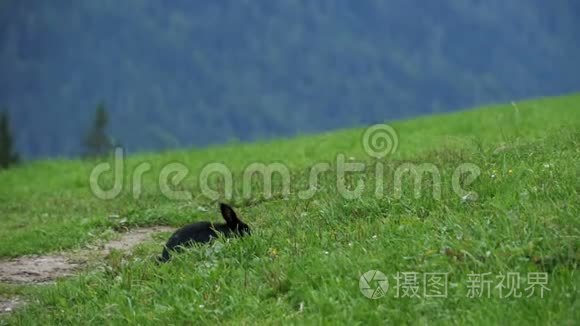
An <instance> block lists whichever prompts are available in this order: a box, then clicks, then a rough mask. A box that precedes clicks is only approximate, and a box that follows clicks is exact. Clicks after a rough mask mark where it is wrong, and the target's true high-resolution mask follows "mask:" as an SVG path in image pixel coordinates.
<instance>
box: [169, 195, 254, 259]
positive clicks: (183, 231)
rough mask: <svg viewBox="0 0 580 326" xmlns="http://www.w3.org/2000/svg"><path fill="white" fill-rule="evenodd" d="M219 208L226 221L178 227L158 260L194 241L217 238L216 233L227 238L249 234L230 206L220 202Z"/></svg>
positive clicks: (246, 226)
mask: <svg viewBox="0 0 580 326" xmlns="http://www.w3.org/2000/svg"><path fill="white" fill-rule="evenodd" d="M220 210H221V213H222V216H223V218H224V219H225V220H226V223H211V222H207V221H202V222H196V223H193V224H189V225H186V226H184V227H182V228H180V229H179V230H177V231H175V233H173V235H172V236H171V237H170V238H169V240H168V241H167V244H166V245H165V248H163V253H162V254H161V256H160V257H159V258H158V260H159V261H160V262H166V261H168V260H169V259H170V258H171V252H172V251H175V252H178V251H180V250H181V249H182V248H183V247H187V246H191V245H193V244H195V243H208V242H210V241H212V240H213V239H215V238H217V237H218V233H220V234H221V235H222V236H224V237H228V238H229V237H234V236H243V235H246V234H250V227H249V226H248V225H247V224H245V223H244V222H242V221H241V220H240V219H239V218H238V217H237V215H236V213H235V212H234V210H233V209H232V208H231V207H230V206H228V205H226V204H220Z"/></svg>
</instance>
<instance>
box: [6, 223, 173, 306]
mask: <svg viewBox="0 0 580 326" xmlns="http://www.w3.org/2000/svg"><path fill="white" fill-rule="evenodd" d="M174 230H175V229H174V228H170V227H166V226H154V227H146V228H137V229H132V230H129V231H128V232H125V233H121V234H120V235H119V237H118V238H117V239H115V240H111V241H109V242H107V243H105V244H102V245H97V246H92V247H93V249H82V250H78V251H69V252H61V253H56V254H49V255H30V256H22V257H17V258H12V259H8V260H0V283H10V284H39V283H40V284H42V283H50V282H53V281H54V280H56V279H57V278H61V277H67V276H71V275H74V273H75V272H77V271H79V270H80V269H82V267H83V266H84V265H86V264H87V262H89V260H91V259H95V258H102V257H105V256H106V255H107V254H109V253H110V252H111V251H112V250H120V251H125V252H127V251H130V250H131V249H133V248H134V247H135V246H137V245H138V244H140V243H143V242H146V241H151V240H152V236H153V235H154V234H156V233H159V232H172V231H174ZM24 304H25V302H24V301H22V300H21V299H20V298H18V297H11V298H5V297H0V314H3V313H10V312H12V311H14V310H15V309H17V308H18V307H20V306H22V305H24Z"/></svg>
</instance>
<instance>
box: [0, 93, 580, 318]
mask: <svg viewBox="0 0 580 326" xmlns="http://www.w3.org/2000/svg"><path fill="white" fill-rule="evenodd" d="M391 125H392V126H393V128H394V129H395V130H396V132H397V134H398V150H397V151H396V152H395V153H394V154H392V155H391V156H389V157H388V158H387V159H383V160H382V161H381V162H382V164H383V169H384V173H382V174H381V175H382V176H383V177H382V178H381V179H382V180H383V182H384V193H383V196H380V198H378V197H377V196H376V195H375V192H374V191H375V184H376V180H377V179H376V177H375V176H376V173H377V171H376V166H377V161H375V160H374V159H372V158H371V157H370V156H369V155H367V153H366V152H365V150H364V147H363V133H364V129H363V128H359V129H350V130H344V131H338V132H334V133H328V134H321V135H317V136H312V137H299V138H295V139H289V140H277V141H272V142H265V143H254V144H230V145H228V146H221V147H214V148H209V149H206V150H196V151H174V152H166V153H158V154H140V155H135V156H131V157H129V158H127V160H126V161H125V163H124V169H125V176H124V183H123V185H124V189H123V191H122V192H121V194H120V195H119V196H118V197H116V198H115V199H113V200H101V199H98V198H96V197H95V196H94V195H93V194H92V193H91V190H90V187H89V175H90V172H91V170H92V169H93V168H94V167H95V165H96V164H97V163H98V162H81V161H65V160H63V161H54V160H53V161H40V162H36V163H32V164H30V165H26V166H22V167H20V168H16V169H13V170H9V171H2V172H0V202H1V203H2V205H0V216H2V220H1V224H2V227H1V228H0V256H3V257H12V256H19V255H23V254H32V253H44V252H51V251H55V250H62V249H72V248H78V247H80V246H83V245H85V244H87V243H90V242H91V241H93V240H95V239H97V238H102V237H107V236H110V234H111V232H110V230H111V229H115V228H117V227H118V226H119V224H120V223H122V224H123V226H129V227H131V226H137V225H158V224H167V225H173V226H180V225H183V224H185V223H188V222H191V221H195V220H200V219H211V220H218V219H219V217H218V214H217V209H216V205H215V202H214V201H212V200H210V199H208V198H205V197H204V196H202V195H201V190H200V186H199V180H198V176H199V175H200V172H201V171H202V169H203V168H204V166H207V164H211V163H215V162H221V163H223V164H225V165H226V166H227V167H228V168H230V169H231V170H232V172H233V175H234V180H235V182H234V185H235V189H236V191H235V193H234V198H233V199H232V200H231V202H232V203H233V204H234V205H235V206H236V207H237V209H238V210H239V212H240V213H241V216H242V217H243V219H244V220H245V221H246V222H248V223H249V224H250V225H251V226H252V227H253V228H254V230H255V232H254V235H253V236H252V237H249V238H244V239H240V240H232V241H229V242H227V243H223V246H216V247H213V249H211V250H210V249H208V248H197V249H194V250H191V251H189V252H188V253H186V254H184V255H181V256H180V257H179V259H177V260H176V261H174V262H172V263H170V264H168V265H166V266H161V267H158V266H155V265H154V264H152V263H151V259H150V258H151V257H153V256H154V255H156V254H158V252H159V250H160V248H159V246H157V245H154V244H144V245H143V246H141V247H140V248H139V249H138V250H137V251H136V252H135V253H134V254H132V255H126V256H123V257H113V258H111V259H110V260H109V261H107V264H108V265H107V268H105V269H103V270H97V271H89V272H86V273H83V274H81V275H80V276H78V277H76V278H72V279H68V280H63V281H60V282H58V283H57V284H56V285H54V286H47V287H18V288H13V287H6V288H4V287H0V294H1V293H2V292H6V293H12V292H17V293H21V294H23V295H25V296H28V297H29V298H34V299H33V300H32V301H33V302H32V303H31V304H30V305H29V306H28V307H27V308H25V310H24V311H22V312H19V313H16V314H14V315H12V316H10V317H6V318H9V319H8V320H7V322H8V323H14V322H24V323H31V322H33V321H35V322H39V321H41V322H50V323H67V322H68V323H77V322H86V321H91V322H93V323H103V322H109V323H111V322H112V323H122V322H136V323H152V322H173V323H182V322H185V321H192V322H193V323H194V324H197V323H200V322H201V323H209V322H216V321H222V322H228V323H255V322H262V321H265V322H267V323H275V322H276V321H278V320H282V321H286V322H294V323H331V322H343V321H352V322H359V323H384V322H390V323H396V322H408V321H419V322H421V323H433V322H437V323H444V322H449V321H452V322H470V323H473V322H478V323H480V322H487V323H505V322H506V321H509V322H512V323H514V324H522V323H524V322H533V323H541V324H545V323H553V324H561V323H570V324H573V323H574V320H579V319H580V314H579V311H580V309H578V308H580V307H579V301H578V285H579V284H580V282H579V281H580V278H579V276H578V274H577V273H575V271H576V269H577V265H578V260H579V259H580V247H579V243H580V241H579V239H580V221H579V219H578V216H579V197H578V189H579V188H580V185H579V182H578V161H579V158H580V151H579V148H580V147H579V146H578V142H579V140H580V94H575V95H570V96H564V97H557V98H546V99H538V100H531V101H525V102H520V103H517V104H506V105H500V106H494V107H487V108H479V109H474V110H468V111H465V112H459V113H454V114H448V115H439V116H430V117H424V118H419V119H414V120H410V121H397V122H392V123H391ZM338 154H343V155H344V157H345V158H346V159H347V161H348V162H365V164H366V166H367V168H366V169H365V171H364V172H362V173H351V174H349V175H348V176H347V177H346V181H347V184H349V185H350V186H355V185H356V184H357V182H359V181H363V182H364V183H365V185H366V187H365V189H364V191H363V193H362V195H361V196H360V197H359V198H356V199H350V200H349V199H345V198H344V197H343V196H341V194H340V191H339V189H338V188H337V181H336V180H337V178H336V173H335V172H336V169H337V168H338V167H337V162H336V157H337V155H338ZM143 162H148V163H149V164H151V167H152V171H150V172H148V173H146V174H145V175H144V177H143V188H142V192H141V195H140V197H139V198H138V199H135V198H134V197H133V196H134V192H133V191H132V189H131V184H132V176H131V174H132V172H133V171H134V170H135V169H136V167H137V166H138V165H139V164H141V163H143ZM172 162H180V163H182V164H184V165H185V166H187V167H188V169H189V173H188V176H187V178H186V179H185V180H184V181H182V182H181V183H180V184H179V185H176V186H175V189H179V190H185V191H189V192H190V193H191V194H192V199H191V200H186V201H176V200H171V199H169V198H167V197H166V196H164V195H163V194H162V193H161V191H160V189H159V186H158V183H159V175H160V171H161V169H162V168H163V167H164V166H165V165H166V164H168V163H172ZM253 162H262V163H266V164H268V163H272V162H280V163H283V164H284V165H285V166H286V167H288V169H289V171H290V173H291V189H290V191H291V192H290V195H289V196H288V197H287V198H284V197H283V196H282V193H281V187H278V185H279V184H280V182H281V179H280V178H275V179H274V185H275V186H274V195H273V198H271V199H267V198H262V197H263V194H262V193H263V192H262V187H261V183H260V182H259V180H258V179H254V181H253V183H252V186H253V188H252V190H253V191H252V197H251V198H249V199H247V198H243V196H241V190H242V173H243V171H244V169H245V168H246V167H247V166H248V165H249V164H251V163H253ZM318 162H329V163H331V166H332V168H331V169H332V170H331V171H330V172H328V173H326V174H324V175H322V176H321V177H320V179H319V183H318V192H317V193H316V194H315V196H314V197H313V198H310V199H307V200H304V199H300V198H299V197H298V193H299V191H300V190H304V189H307V187H308V180H309V174H310V171H309V168H310V167H312V166H313V165H314V164H316V163H318ZM405 163H413V164H424V163H430V164H433V166H435V167H436V168H437V169H438V171H439V172H440V175H441V198H439V199H438V198H434V197H433V196H432V195H431V189H432V188H431V187H433V184H434V182H431V181H430V179H429V178H427V177H426V178H423V180H422V183H421V185H422V186H423V187H424V188H423V191H422V193H421V196H419V197H418V198H416V197H415V196H413V191H414V190H416V189H417V188H416V187H415V186H414V183H413V182H412V180H411V179H410V178H406V179H403V181H404V182H403V183H402V196H400V197H397V195H396V191H395V190H394V188H393V184H394V179H395V177H394V173H393V172H394V171H397V169H398V168H400V167H401V166H402V164H405ZM463 163H471V164H474V165H475V166H477V167H478V168H479V170H480V172H481V174H480V175H479V177H477V178H476V179H475V181H473V182H472V183H471V184H468V183H466V182H467V181H466V180H465V177H464V178H462V179H460V180H461V183H462V185H463V187H464V188H467V189H468V190H469V191H471V192H472V193H471V194H469V195H461V196H460V195H458V194H457V193H455V192H454V191H453V188H452V175H453V173H454V171H456V169H457V167H458V166H460V165H461V164H463ZM110 177H111V176H110V175H109V178H108V180H106V181H105V184H111V182H112V180H111V179H112V178H110ZM214 181H215V182H214V183H212V184H214V185H217V186H218V187H219V185H220V184H223V183H220V182H219V180H214ZM475 193H476V194H477V195H474V194H475ZM111 216H118V218H110V217H111ZM167 235H168V234H167ZM369 270H379V271H381V272H383V273H384V274H386V275H387V277H388V279H389V283H390V288H389V290H388V292H387V293H386V295H385V296H384V297H382V298H380V299H376V300H371V299H368V298H366V297H365V296H363V294H362V293H361V291H360V290H359V277H361V275H362V274H364V273H365V272H367V271H369ZM403 272H416V273H418V274H415V275H417V276H418V277H419V279H418V281H419V287H420V288H419V289H420V291H419V295H420V297H419V298H408V297H398V298H397V297H396V295H397V291H396V287H395V285H396V280H395V279H394V278H393V277H394V276H396V275H397V273H403ZM425 273H447V277H448V282H447V285H448V294H447V296H446V297H444V298H425V297H424V295H423V283H422V282H423V281H424V279H423V277H424V275H425ZM483 273H491V274H489V276H488V277H489V278H490V280H493V284H492V285H491V290H492V291H491V293H490V297H489V298H488V297H487V292H484V293H483V295H482V298H479V297H478V298H469V297H468V294H470V291H471V290H473V289H472V288H470V286H469V285H470V282H471V281H473V278H474V277H475V276H474V275H471V276H470V275H469V274H483ZM507 273H520V275H521V278H522V279H521V287H520V290H521V292H522V293H523V295H522V297H520V298H514V297H510V298H505V297H503V298H502V295H501V294H500V293H499V292H498V291H499V288H495V286H496V285H497V284H498V280H499V277H500V275H507ZM528 273H546V274H545V275H547V276H548V278H549V283H548V285H547V286H548V288H549V291H546V292H545V293H544V296H543V298H541V297H540V294H539V292H538V291H539V290H538V289H536V293H535V294H533V295H532V296H531V297H529V298H528V297H527V294H529V293H528V292H526V291H525V289H526V288H527V284H528V283H527V282H528V279H527V277H528V276H529V274H528ZM408 275H411V274H408ZM512 275H513V274H512ZM532 275H534V274H532ZM542 275H544V274H542ZM402 281H403V280H401V282H402ZM373 284H375V283H373ZM411 288H412V287H411ZM408 289H409V288H407V290H408ZM400 290H401V291H400V293H399V294H400V295H402V294H403V293H404V289H400ZM504 291H505V292H507V291H508V290H505V289H504ZM504 295H505V293H504ZM71 303H72V304H71Z"/></svg>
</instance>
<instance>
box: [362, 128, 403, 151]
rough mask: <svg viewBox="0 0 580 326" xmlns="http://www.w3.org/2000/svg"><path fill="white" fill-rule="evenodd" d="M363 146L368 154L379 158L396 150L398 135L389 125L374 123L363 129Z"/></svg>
mask: <svg viewBox="0 0 580 326" xmlns="http://www.w3.org/2000/svg"><path fill="white" fill-rule="evenodd" d="M363 147H364V149H365V152H366V153H367V154H368V155H369V156H372V157H374V158H378V159H381V158H383V157H385V156H387V155H389V154H393V153H395V152H396V151H397V148H398V147H399V136H398V135H397V132H396V131H395V129H393V127H391V126H389V125H385V124H378V125H374V126H372V127H369V128H368V129H367V130H365V133H364V135H363Z"/></svg>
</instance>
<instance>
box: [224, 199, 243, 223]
mask: <svg viewBox="0 0 580 326" xmlns="http://www.w3.org/2000/svg"><path fill="white" fill-rule="evenodd" d="M220 210H221V212H222V216H223V218H224V220H226V223H227V225H228V226H236V225H238V224H240V223H241V221H240V219H239V218H238V216H237V215H236V212H235V211H234V209H233V208H231V207H230V206H229V205H226V204H224V203H220Z"/></svg>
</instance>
